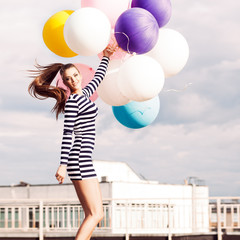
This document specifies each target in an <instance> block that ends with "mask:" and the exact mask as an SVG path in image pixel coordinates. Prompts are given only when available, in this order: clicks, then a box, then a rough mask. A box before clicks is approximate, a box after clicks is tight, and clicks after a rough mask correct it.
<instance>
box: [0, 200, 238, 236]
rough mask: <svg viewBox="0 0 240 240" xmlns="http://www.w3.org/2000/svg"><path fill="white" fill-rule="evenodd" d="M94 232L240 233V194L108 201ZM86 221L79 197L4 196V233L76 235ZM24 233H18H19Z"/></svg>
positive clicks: (0, 221) (0, 213) (0, 214)
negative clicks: (41, 198)
mask: <svg viewBox="0 0 240 240" xmlns="http://www.w3.org/2000/svg"><path fill="white" fill-rule="evenodd" d="M103 209H104V218H103V220H102V221H101V222H100V223H99V224H98V226H97V227H96V229H95V232H94V233H95V234H98V233H106V234H125V235H129V234H167V235H168V236H169V239H171V236H172V235H173V234H196V233H198V234H207V233H210V232H215V233H217V234H218V239H219V240H220V239H221V236H222V233H223V232H226V233H229V232H234V233H238V232H239V231H240V197H231V198H209V199H131V200H129V199H106V200H104V204H103ZM83 219H84V212H83V209H82V207H81V206H80V205H79V203H78V202H77V201H76V200H72V201H70V200H68V201H66V200H63V201H61V200H59V201H56V200H54V201H50V200H46V201H44V200H41V201H34V200H4V201H3V200H1V201H0V234H4V233H8V232H11V233H14V232H18V233H21V232H24V233H37V234H38V236H39V239H43V235H47V234H51V233H55V234H58V233H59V234H61V233H63V232H68V233H72V235H74V234H75V233H76V231H77V229H78V227H79V225H80V224H81V223H82V221H83ZM19 236H20V235H19Z"/></svg>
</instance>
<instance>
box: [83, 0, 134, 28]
mask: <svg viewBox="0 0 240 240" xmlns="http://www.w3.org/2000/svg"><path fill="white" fill-rule="evenodd" d="M81 7H93V8H98V9H99V10H101V11H102V12H104V13H105V14H106V15H107V17H108V18H109V20H110V22H111V25H112V28H113V27H114V26H115V23H116V21H117V19H118V17H119V16H120V15H121V14H122V13H123V12H124V11H125V10H127V9H128V8H129V7H130V4H129V0H82V2H81Z"/></svg>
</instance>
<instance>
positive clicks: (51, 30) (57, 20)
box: [42, 10, 77, 57]
mask: <svg viewBox="0 0 240 240" xmlns="http://www.w3.org/2000/svg"><path fill="white" fill-rule="evenodd" d="M73 12H74V11H72V10H64V11H60V12H57V13H55V14H54V15H53V16H51V17H50V18H49V19H48V20H47V22H46V23H45V25H44V27H43V32H42V34H43V41H44V43H45V44H46V46H47V47H48V48H49V49H50V50H51V51H52V52H54V53H55V54H57V55H58V56H60V57H74V56H77V54H76V53H75V52H73V51H72V50H71V49H70V48H69V47H68V45H67V43H66V42H65V40H64V35H63V28H64V24H65V22H66V21H67V19H68V17H69V16H70V15H71V14H72V13H73Z"/></svg>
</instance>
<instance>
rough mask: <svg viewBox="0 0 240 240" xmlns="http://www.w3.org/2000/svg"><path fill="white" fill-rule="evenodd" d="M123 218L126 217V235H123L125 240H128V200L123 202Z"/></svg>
mask: <svg viewBox="0 0 240 240" xmlns="http://www.w3.org/2000/svg"><path fill="white" fill-rule="evenodd" d="M125 204H126V205H125V210H126V212H125V216H126V234H125V240H129V232H128V200H126V201H125Z"/></svg>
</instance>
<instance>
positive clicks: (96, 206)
mask: <svg viewBox="0 0 240 240" xmlns="http://www.w3.org/2000/svg"><path fill="white" fill-rule="evenodd" d="M72 182H73V185H74V187H75V189H76V192H77V195H78V198H79V201H80V203H81V204H82V207H83V210H84V213H85V218H84V221H83V222H82V224H81V226H80V228H79V230H78V232H77V235H76V238H75V240H88V239H90V238H91V235H92V232H93V230H94V228H95V227H96V225H97V224H98V223H99V222H100V221H101V220H102V218H103V206H102V196H101V190H100V186H99V182H98V179H97V178H91V179H86V180H80V181H79V180H73V181H72Z"/></svg>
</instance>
